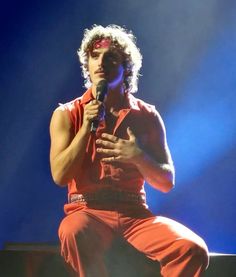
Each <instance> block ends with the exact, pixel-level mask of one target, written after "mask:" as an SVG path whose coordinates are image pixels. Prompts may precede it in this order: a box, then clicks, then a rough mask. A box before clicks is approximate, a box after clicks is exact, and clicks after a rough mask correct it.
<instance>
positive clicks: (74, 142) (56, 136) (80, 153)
mask: <svg viewBox="0 0 236 277" xmlns="http://www.w3.org/2000/svg"><path fill="white" fill-rule="evenodd" d="M100 106H101V104H100V103H98V101H91V102H90V103H89V104H87V105H86V106H85V109H84V118H83V124H82V127H81V128H80V130H79V131H78V133H77V134H76V135H74V130H73V126H72V123H71V121H70V119H69V116H68V114H67V111H65V110H62V109H57V110H56V111H55V112H54V113H53V116H52V119H51V124H50V136H51V149H50V165H51V172H52V177H53V180H54V181H55V183H56V184H58V185H60V186H65V185H66V184H67V183H68V181H70V180H71V179H73V178H74V177H75V176H78V174H79V171H80V169H81V165H82V163H83V158H84V154H85V151H86V146H87V142H88V138H89V136H90V126H91V121H92V120H93V119H95V118H97V117H98V114H99V111H100Z"/></svg>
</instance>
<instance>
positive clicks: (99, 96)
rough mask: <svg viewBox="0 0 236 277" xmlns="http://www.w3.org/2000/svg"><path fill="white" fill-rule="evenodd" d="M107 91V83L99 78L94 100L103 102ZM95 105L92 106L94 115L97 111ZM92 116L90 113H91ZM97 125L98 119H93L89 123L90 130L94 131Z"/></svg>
mask: <svg viewBox="0 0 236 277" xmlns="http://www.w3.org/2000/svg"><path fill="white" fill-rule="evenodd" d="M107 91H108V83H107V81H106V80H104V79H103V80H101V81H100V82H99V83H98V85H97V89H96V100H97V101H99V102H103V101H104V98H105V96H106V95H107ZM96 108H97V107H96V106H95V107H94V115H95V113H96V112H97V109H96ZM91 116H92V115H91ZM98 125H99V119H93V120H92V123H91V127H90V132H93V133H94V132H96V130H97V128H98Z"/></svg>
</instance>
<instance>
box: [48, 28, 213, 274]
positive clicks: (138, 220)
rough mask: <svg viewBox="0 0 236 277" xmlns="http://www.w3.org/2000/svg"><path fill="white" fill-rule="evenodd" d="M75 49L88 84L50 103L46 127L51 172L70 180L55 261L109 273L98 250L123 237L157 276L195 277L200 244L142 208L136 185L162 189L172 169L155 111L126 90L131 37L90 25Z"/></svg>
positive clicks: (134, 66)
mask: <svg viewBox="0 0 236 277" xmlns="http://www.w3.org/2000/svg"><path fill="white" fill-rule="evenodd" d="M78 54H79V58H80V61H81V63H82V69H83V74H84V77H85V79H86V86H87V88H88V90H87V91H86V92H85V93H84V94H83V95H82V97H79V98H77V99H75V100H73V101H71V102H69V103H66V104H64V105H61V106H60V107H59V108H57V109H56V111H55V112H54V113H53V116H52V120H51V125H50V133H51V151H50V162H51V171H52V176H53V179H54V181H55V182H56V183H57V184H58V185H60V186H66V185H67V186H68V204H66V205H65V207H64V210H65V213H66V217H65V218H64V219H63V220H62V222H61V225H60V228H59V237H60V240H61V253H62V255H63V257H64V258H65V260H66V261H67V262H68V263H69V264H70V265H71V267H72V268H73V269H74V271H75V272H77V275H78V276H81V277H82V276H107V271H106V268H105V265H104V262H103V255H104V253H105V251H106V250H107V249H108V248H109V246H110V245H111V242H112V240H113V239H114V238H115V237H116V236H121V237H122V238H124V239H125V240H126V241H127V242H128V243H130V244H131V245H132V246H134V247H135V248H136V249H137V250H138V251H141V252H143V253H144V254H145V255H146V256H147V257H149V258H151V259H153V260H156V261H159V262H160V265H161V274H162V275H163V276H171V277H175V276H176V277H177V276H178V277H180V276H186V277H192V276H200V275H201V274H202V272H203V271H204V270H205V268H206V267H207V264H208V254H207V247H206V245H205V243H204V241H203V240H202V239H201V238H200V237H198V236H197V235H196V234H194V233H193V232H192V231H190V230H189V229H187V228H186V227H184V226H183V225H181V224H179V223H177V222H175V221H173V220H171V219H168V218H164V217H160V216H154V215H153V214H152V213H151V211H150V210H149V209H148V207H147V205H146V199H145V191H144V181H147V182H148V183H149V184H150V185H151V186H153V187H155V188H156V189H158V190H160V191H162V192H168V191H170V190H171V189H172V187H173V186H174V166H173V162H172V158H171V155H170V152H169V148H168V145H167V141H166V134H165V128H164V124H163V121H162V119H161V117H160V115H159V113H158V112H157V111H156V109H155V107H154V106H152V105H149V104H147V103H145V102H143V101H142V100H139V99H137V98H135V97H134V96H133V95H132V94H131V93H132V92H135V91H136V90H137V80H138V76H139V70H140V67H141V61H142V56H141V54H140V52H139V49H138V48H137V47H136V45H135V40H134V36H133V35H132V33H130V32H129V33H128V32H127V31H126V30H124V29H123V28H121V27H119V26H116V25H109V26H107V27H105V28H104V27H102V26H96V25H94V26H93V27H92V29H91V30H86V31H85V35H84V39H83V41H82V44H81V47H80V49H79V51H78ZM101 84H102V86H103V87H102V88H100V86H101ZM106 85H107V88H106ZM100 90H103V91H102V94H103V97H102V98H104V101H103V102H102V101H99V100H101V99H100V98H99V95H98V94H100ZM106 90H107V91H106ZM102 100H103V99H102ZM91 126H93V127H92V128H91Z"/></svg>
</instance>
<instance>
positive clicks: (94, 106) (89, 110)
mask: <svg viewBox="0 0 236 277" xmlns="http://www.w3.org/2000/svg"><path fill="white" fill-rule="evenodd" d="M103 117H104V106H103V103H101V102H99V101H97V100H92V101H90V102H89V103H88V104H87V105H85V107H84V121H89V122H91V121H92V120H101V119H103Z"/></svg>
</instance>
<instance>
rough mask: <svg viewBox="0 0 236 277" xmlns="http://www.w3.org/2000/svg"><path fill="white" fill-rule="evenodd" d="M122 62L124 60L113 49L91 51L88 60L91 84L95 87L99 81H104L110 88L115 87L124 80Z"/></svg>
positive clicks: (105, 48) (118, 52) (110, 47)
mask: <svg viewBox="0 0 236 277" xmlns="http://www.w3.org/2000/svg"><path fill="white" fill-rule="evenodd" d="M123 62H124V58H123V57H122V55H121V53H120V51H119V50H118V49H117V48H115V47H112V46H109V47H104V48H102V47H101V48H97V49H93V50H92V51H91V52H90V53H89V59H88V70H89V74H90V79H91V82H92V83H93V84H94V85H97V84H98V82H99V81H100V80H102V79H106V80H107V82H108V83H109V85H110V87H116V86H117V85H118V84H120V83H122V82H123V79H124V67H123Z"/></svg>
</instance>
